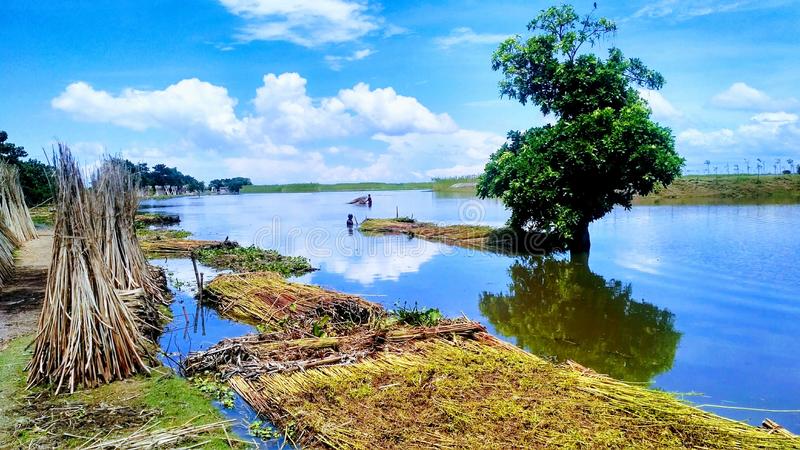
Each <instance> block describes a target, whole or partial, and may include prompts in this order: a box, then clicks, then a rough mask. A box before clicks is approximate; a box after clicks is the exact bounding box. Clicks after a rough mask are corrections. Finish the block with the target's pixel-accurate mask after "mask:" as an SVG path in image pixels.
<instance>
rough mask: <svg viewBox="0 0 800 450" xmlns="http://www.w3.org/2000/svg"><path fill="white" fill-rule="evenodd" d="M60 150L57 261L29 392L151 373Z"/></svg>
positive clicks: (76, 177) (84, 195) (80, 187)
mask: <svg viewBox="0 0 800 450" xmlns="http://www.w3.org/2000/svg"><path fill="white" fill-rule="evenodd" d="M58 151H59V154H58V156H57V157H54V159H55V161H56V162H55V164H56V176H57V181H58V194H57V198H56V219H55V229H54V236H53V257H52V261H51V264H50V271H49V272H48V276H47V287H46V289H45V298H44V305H43V307H42V313H41V315H40V317H39V332H38V334H37V336H36V341H35V348H34V353H33V359H32V360H31V363H30V365H29V367H28V369H29V371H30V372H29V374H28V383H29V385H31V386H32V385H36V384H43V383H52V384H53V385H54V387H55V391H56V393H58V392H59V391H61V390H64V389H68V390H69V391H70V392H72V391H74V390H75V388H76V387H78V386H81V385H83V386H85V387H94V386H97V385H99V384H101V383H109V382H111V381H113V380H118V379H123V378H126V377H129V376H131V375H133V374H136V373H141V372H147V371H148V369H147V366H146V365H145V363H144V362H143V361H142V358H141V356H140V355H139V353H138V350H137V348H138V346H137V342H139V341H140V340H141V339H142V337H141V335H140V333H139V330H138V329H137V327H136V323H135V318H134V316H133V314H132V313H131V312H130V310H129V309H128V308H127V307H126V306H125V304H124V303H123V302H122V301H121V300H120V299H119V298H118V297H117V295H116V293H115V292H114V285H113V282H112V279H111V275H110V272H109V270H108V267H106V265H105V264H104V262H103V258H102V255H101V254H100V249H99V248H98V245H97V243H96V242H95V236H94V231H93V229H92V224H91V217H90V214H89V212H90V211H89V204H90V200H89V193H88V192H87V190H86V189H85V187H84V182H83V179H82V177H81V173H80V169H79V168H78V165H77V163H76V162H75V160H74V159H73V158H72V155H71V153H70V151H69V149H68V148H67V147H66V146H65V145H61V144H59V148H58Z"/></svg>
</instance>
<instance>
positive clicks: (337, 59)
mask: <svg viewBox="0 0 800 450" xmlns="http://www.w3.org/2000/svg"><path fill="white" fill-rule="evenodd" d="M374 53H375V52H374V51H373V50H370V49H368V48H365V49H362V50H356V51H354V52H353V53H351V54H349V55H346V56H334V55H325V61H326V62H327V63H328V65H329V66H330V67H331V69H333V70H341V69H342V66H343V65H344V63H345V62H352V61H360V60H362V59H364V58H366V57H367V56H370V55H372V54H374Z"/></svg>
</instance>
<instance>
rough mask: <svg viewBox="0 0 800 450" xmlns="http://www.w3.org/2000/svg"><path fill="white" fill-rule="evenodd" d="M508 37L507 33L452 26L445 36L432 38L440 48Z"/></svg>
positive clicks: (494, 41)
mask: <svg viewBox="0 0 800 450" xmlns="http://www.w3.org/2000/svg"><path fill="white" fill-rule="evenodd" d="M507 38H508V35H507V34H492V33H476V32H474V31H472V29H471V28H468V27H459V28H454V29H453V30H452V31H450V34H449V35H447V36H441V37H438V38H436V39H434V42H435V43H436V45H438V46H439V47H441V48H450V47H453V46H456V45H461V44H494V45H497V44H499V43H500V42H502V41H504V40H506V39H507Z"/></svg>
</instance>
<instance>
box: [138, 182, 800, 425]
mask: <svg viewBox="0 0 800 450" xmlns="http://www.w3.org/2000/svg"><path fill="white" fill-rule="evenodd" d="M359 195H361V193H352V192H343V193H339V192H336V193H334V192H331V193H311V194H248V195H230V196H206V197H181V198H174V199H169V200H165V201H157V202H147V203H146V204H144V205H143V208H146V209H151V208H152V210H153V211H158V212H163V213H172V214H178V215H179V216H180V217H181V225H180V228H183V229H185V230H188V231H190V232H192V233H193V235H194V237H195V238H197V239H224V238H225V237H229V238H230V239H231V240H235V241H238V242H239V243H240V244H242V245H250V244H255V245H258V246H261V247H264V248H274V249H277V250H280V251H281V252H284V253H287V254H293V255H303V256H306V257H308V258H310V259H311V262H312V264H313V265H314V266H315V267H318V268H319V270H318V271H316V272H313V273H311V274H308V275H305V276H303V277H301V278H299V280H300V281H302V282H306V283H314V284H319V285H322V286H324V287H327V288H331V289H336V290H340V291H344V292H348V293H354V294H358V295H361V296H363V297H365V298H367V299H369V300H372V301H375V302H379V303H382V304H384V305H386V306H387V307H389V308H392V307H393V306H394V305H397V304H405V305H408V306H412V305H414V304H417V305H419V306H422V307H436V308H439V309H440V310H441V311H442V312H443V313H444V314H446V315H449V316H455V315H461V314H464V315H466V316H467V317H469V318H471V319H473V320H477V321H479V322H481V323H483V324H485V325H486V326H487V328H488V329H489V330H490V331H491V332H492V333H495V334H496V335H498V336H499V337H501V338H503V339H506V340H508V341H509V342H512V343H514V344H516V345H519V346H521V347H524V348H525V349H527V350H529V351H531V352H534V353H536V354H539V355H542V356H545V357H549V358H553V359H555V360H564V359H572V360H575V361H577V362H579V363H581V364H583V365H585V366H588V367H591V368H593V369H595V370H596V371H598V372H602V373H606V374H609V375H612V376H614V377H616V378H620V379H623V380H627V381H632V382H639V383H643V384H646V385H649V386H652V387H656V388H660V389H663V390H667V391H672V392H676V393H682V394H684V395H685V397H684V398H686V399H687V400H689V401H691V402H694V403H695V404H698V405H702V407H703V408H704V409H707V410H709V411H713V412H716V413H718V414H721V415H724V416H727V417H731V418H734V419H737V420H744V421H748V422H750V423H752V424H755V425H757V424H760V422H761V420H763V419H764V418H765V417H770V418H772V419H774V420H776V421H777V422H779V423H780V424H782V425H784V426H786V427H787V428H789V429H791V430H794V431H800V413H798V412H791V411H788V412H787V411H785V410H800V359H798V358H797V354H796V351H797V347H798V344H800V336H799V335H798V332H797V330H798V326H799V324H800V295H799V294H798V293H799V292H800V265H798V255H800V239H798V236H797V234H796V233H797V230H798V229H799V228H800V205H718V206H708V205H705V206H685V205H682V206H635V207H633V209H632V210H630V211H625V210H623V209H619V210H615V211H613V212H612V213H611V214H609V215H608V216H606V217H605V218H603V219H602V220H599V221H597V222H595V223H593V224H592V225H591V227H590V231H591V235H592V254H591V256H590V259H589V264H588V266H587V265H586V264H574V263H571V262H570V261H569V258H568V257H567V256H565V255H561V256H555V257H511V256H505V255H497V254H493V253H488V252H481V251H476V250H467V249H462V248H457V247H451V246H447V245H444V244H439V243H431V242H426V241H422V240H419V239H410V238H408V237H405V236H379V237H375V236H363V235H361V234H360V233H359V232H358V231H357V230H356V231H355V232H354V233H353V234H352V235H351V234H350V233H348V230H347V228H346V227H345V221H346V219H347V214H348V213H352V214H354V215H355V217H356V218H357V220H359V221H361V220H363V219H364V218H366V217H375V218H378V217H394V216H395V215H397V214H399V215H401V216H412V215H413V217H415V218H417V219H420V220H424V221H430V222H436V223H443V224H452V223H468V224H488V225H494V226H500V225H502V224H503V223H504V222H505V220H506V219H507V218H508V211H506V210H505V208H504V207H503V205H502V204H500V203H498V202H496V201H491V200H478V199H475V198H471V197H463V196H447V195H440V194H437V193H434V192H429V191H390V192H377V193H372V196H373V199H374V205H373V207H372V208H371V209H368V208H366V207H358V206H352V205H349V204H347V202H348V201H349V200H351V199H352V198H354V197H356V196H359ZM160 264H162V265H164V264H166V267H167V269H168V270H169V271H172V272H173V273H174V274H175V275H174V278H175V279H182V280H191V279H193V277H194V275H193V273H192V269H191V265H190V263H189V262H188V261H186V260H175V261H169V262H163V261H162V262H161V263H160ZM202 270H203V271H204V272H205V273H206V279H207V280H208V279H210V277H211V276H213V271H212V270H210V269H208V268H203V269H202ZM178 299H179V303H176V304H175V305H173V311H174V312H175V313H176V320H175V323H173V325H172V328H171V332H170V333H167V334H165V337H164V338H163V340H162V345H163V346H164V348H166V349H168V350H169V351H170V352H172V353H173V356H174V357H175V358H176V359H177V358H178V357H180V356H181V355H185V353H186V352H188V351H189V350H199V349H202V348H207V347H208V346H210V345H213V344H214V343H216V342H218V341H219V340H220V339H222V338H224V337H235V336H239V335H241V334H244V333H247V332H250V331H252V330H251V328H250V327H247V326H244V325H241V324H236V323H233V322H230V321H227V320H223V319H220V318H218V317H217V316H216V315H215V314H214V313H213V312H206V313H205V315H204V316H202V317H204V318H205V327H202V325H203V323H200V326H199V327H198V330H197V331H195V329H194V326H193V323H192V322H193V319H192V317H193V315H192V313H193V311H187V312H186V314H185V315H184V312H183V309H182V308H189V309H192V308H194V306H193V305H194V302H193V300H192V299H191V296H190V295H188V294H186V293H179V295H178ZM182 317H183V318H182ZM190 324H191V325H192V326H188V325H190ZM202 328H205V329H204V330H203V329H202ZM762 410H781V411H762ZM240 431H241V430H240Z"/></svg>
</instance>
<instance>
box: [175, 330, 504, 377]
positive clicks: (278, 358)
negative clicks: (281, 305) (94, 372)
mask: <svg viewBox="0 0 800 450" xmlns="http://www.w3.org/2000/svg"><path fill="white" fill-rule="evenodd" d="M485 331H486V329H485V328H484V327H483V326H482V325H481V324H479V323H477V322H472V321H469V320H463V319H459V320H456V321H453V322H449V323H444V324H441V325H437V326H432V327H422V326H420V327H410V326H405V325H401V324H393V325H392V326H390V327H388V328H386V327H379V328H373V327H369V326H364V327H356V328H354V329H351V330H350V332H349V333H348V334H346V335H343V336H333V337H304V338H300V339H288V340H287V339H285V334H284V333H279V332H275V333H264V334H259V335H245V336H242V337H238V338H232V339H225V340H223V341H221V342H219V343H218V344H216V345H214V346H212V347H211V348H209V349H208V350H206V351H203V352H195V353H190V354H189V356H188V357H187V358H186V360H184V361H183V370H184V373H186V374H189V375H193V374H200V373H204V372H216V373H219V374H220V375H221V376H222V378H223V379H228V378H230V377H232V376H235V375H238V376H243V377H245V378H253V377H256V376H259V375H263V374H273V373H287V372H294V371H298V370H300V371H302V370H308V369H311V368H314V367H323V366H330V365H338V364H353V363H356V362H359V361H362V360H364V359H365V358H370V357H375V356H377V355H382V354H386V353H402V352H404V351H406V350H407V349H408V348H410V347H413V346H414V345H415V341H420V340H422V341H424V340H446V341H451V342H453V341H454V340H455V339H456V337H460V338H464V339H472V338H476V339H477V338H478V336H477V335H483V334H486V333H485ZM487 345H492V344H490V343H487Z"/></svg>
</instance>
